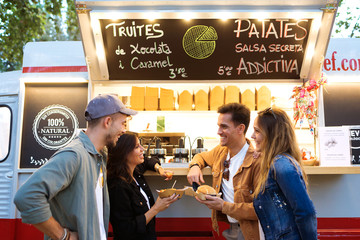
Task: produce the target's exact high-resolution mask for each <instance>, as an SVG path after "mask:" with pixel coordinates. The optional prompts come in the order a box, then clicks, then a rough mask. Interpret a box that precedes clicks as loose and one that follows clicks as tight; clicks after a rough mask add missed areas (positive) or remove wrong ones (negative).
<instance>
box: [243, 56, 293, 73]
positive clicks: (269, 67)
mask: <svg viewBox="0 0 360 240" xmlns="http://www.w3.org/2000/svg"><path fill="white" fill-rule="evenodd" d="M236 70H237V74H238V75H241V74H242V73H243V74H244V73H245V74H247V75H252V74H256V75H259V74H262V73H264V74H266V73H273V72H275V73H278V72H284V73H294V72H295V73H296V74H299V66H298V63H297V59H283V56H281V59H276V60H270V61H266V58H265V57H264V58H263V62H250V61H245V59H244V58H241V59H240V61H239V66H238V67H237V68H236Z"/></svg>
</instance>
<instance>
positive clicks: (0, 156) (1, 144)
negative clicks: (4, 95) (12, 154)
mask: <svg viewBox="0 0 360 240" xmlns="http://www.w3.org/2000/svg"><path fill="white" fill-rule="evenodd" d="M11 118H12V114H11V110H10V108H9V107H8V106H0V126H1V131H0V162H2V161H4V160H5V159H6V158H7V156H8V154H9V147H10V131H11Z"/></svg>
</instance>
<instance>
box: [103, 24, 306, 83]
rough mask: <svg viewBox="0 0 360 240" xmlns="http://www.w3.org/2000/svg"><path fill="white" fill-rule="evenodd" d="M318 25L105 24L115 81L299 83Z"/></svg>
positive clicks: (105, 35) (111, 75) (104, 36)
mask: <svg viewBox="0 0 360 240" xmlns="http://www.w3.org/2000/svg"><path fill="white" fill-rule="evenodd" d="M311 23H312V19H300V20H299V19H297V20H296V19H264V20H258V19H229V20H227V21H223V20H220V19H192V20H191V21H186V20H183V19H158V20H154V21H150V20H147V19H118V20H112V19H100V26H101V32H102V36H103V42H104V48H105V55H106V61H107V67H108V71H109V79H110V80H173V79H177V80H221V79H240V80H241V79H299V78H300V71H301V67H302V63H303V58H304V54H305V50H306V46H307V41H308V37H309V31H310V27H311Z"/></svg>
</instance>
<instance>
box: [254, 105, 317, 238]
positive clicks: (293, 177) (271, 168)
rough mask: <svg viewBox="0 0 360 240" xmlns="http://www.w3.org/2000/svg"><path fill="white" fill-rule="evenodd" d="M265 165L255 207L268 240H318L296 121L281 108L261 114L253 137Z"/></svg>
mask: <svg viewBox="0 0 360 240" xmlns="http://www.w3.org/2000/svg"><path fill="white" fill-rule="evenodd" d="M251 137H252V138H253V139H254V141H255V145H256V151H257V152H260V153H261V154H260V158H261V166H260V174H259V175H260V176H259V182H258V185H257V187H256V188H255V191H254V208H255V212H256V214H257V216H258V218H259V221H260V224H261V227H260V226H259V227H260V230H261V231H260V233H262V232H263V236H262V239H266V240H275V239H282V240H316V239H317V229H316V228H317V222H316V213H315V208H314V205H313V203H312V201H311V200H310V197H309V194H308V191H307V177H306V174H305V171H304V168H303V166H302V162H301V159H302V158H301V153H300V149H299V145H298V143H297V140H296V136H295V131H294V127H293V123H292V122H291V120H290V118H289V117H288V115H287V113H286V112H285V111H283V110H281V109H277V108H268V109H266V110H264V111H261V112H259V113H258V116H257V117H256V119H255V122H254V133H253V135H252V136H251Z"/></svg>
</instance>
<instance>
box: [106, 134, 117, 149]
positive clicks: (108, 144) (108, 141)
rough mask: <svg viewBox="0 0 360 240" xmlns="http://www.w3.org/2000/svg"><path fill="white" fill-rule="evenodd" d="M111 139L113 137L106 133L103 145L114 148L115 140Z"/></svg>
mask: <svg viewBox="0 0 360 240" xmlns="http://www.w3.org/2000/svg"><path fill="white" fill-rule="evenodd" d="M112 139H114V138H113V137H111V134H108V135H107V136H106V138H105V141H106V143H105V146H106V147H108V148H114V147H116V142H114V140H112Z"/></svg>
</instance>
